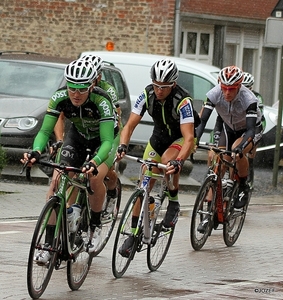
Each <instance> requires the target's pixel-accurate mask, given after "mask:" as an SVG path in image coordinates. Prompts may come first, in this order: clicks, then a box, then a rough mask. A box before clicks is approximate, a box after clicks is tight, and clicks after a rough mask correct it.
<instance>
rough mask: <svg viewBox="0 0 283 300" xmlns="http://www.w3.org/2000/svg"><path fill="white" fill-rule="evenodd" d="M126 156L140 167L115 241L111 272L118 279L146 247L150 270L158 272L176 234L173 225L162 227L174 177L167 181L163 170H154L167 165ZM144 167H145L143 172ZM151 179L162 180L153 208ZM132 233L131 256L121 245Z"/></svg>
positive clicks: (164, 168) (164, 167) (163, 168)
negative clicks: (133, 224) (136, 214)
mask: <svg viewBox="0 0 283 300" xmlns="http://www.w3.org/2000/svg"><path fill="white" fill-rule="evenodd" d="M125 158H127V159H129V160H132V161H135V162H138V163H140V164H141V167H140V172H139V179H138V181H137V187H136V190H135V192H134V193H133V194H132V195H131V196H130V198H129V200H128V202H127V204H126V206H125V208H124V211H123V214H122V216H121V220H120V222H119V225H118V229H117V233H116V237H115V241H114V247H113V253H112V273H113V275H114V277H116V278H120V277H122V276H123V274H124V273H125V272H126V270H127V269H128V267H129V265H130V262H131V261H132V260H133V259H134V256H135V254H136V253H137V252H141V251H144V250H147V266H148V268H149V270H151V271H156V270H157V269H158V268H159V267H160V266H161V264H162V262H163V261H164V259H165V257H166V255H167V252H168V250H169V247H170V244H171V241H172V238H173V234H174V227H173V228H165V227H164V226H163V218H164V216H165V213H166V208H167V204H168V188H167V186H170V185H171V184H172V183H171V179H169V181H168V183H166V181H165V176H164V174H163V172H162V174H158V173H154V172H153V167H157V168H159V169H162V170H166V165H164V164H161V163H156V162H152V161H149V160H142V159H140V158H138V157H134V156H130V155H125ZM143 168H145V170H144V172H143ZM151 179H157V180H158V181H159V182H160V185H159V193H158V196H157V197H156V198H155V201H154V208H153V207H152V206H153V201H152V200H153V197H151V196H150V195H149V183H150V180H151ZM138 202H139V203H138ZM136 203H137V205H139V204H140V206H141V209H140V213H139V218H138V225H137V227H136V229H135V230H134V232H133V230H132V227H131V220H132V211H133V209H134V206H135V204H136ZM151 205H152V206H151ZM129 236H133V238H134V243H133V246H132V249H131V251H130V253H129V255H128V256H127V257H123V256H122V255H121V254H119V248H120V247H121V246H122V244H123V243H124V241H125V240H126V238H128V237H129Z"/></svg>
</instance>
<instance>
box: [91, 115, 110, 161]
mask: <svg viewBox="0 0 283 300" xmlns="http://www.w3.org/2000/svg"><path fill="white" fill-rule="evenodd" d="M99 134H100V140H101V145H100V147H99V149H98V151H97V154H96V155H95V156H94V157H93V159H92V160H93V161H94V162H95V164H96V166H99V165H100V164H102V163H103V162H104V161H105V160H106V159H107V158H108V153H109V152H110V150H111V148H112V144H113V142H114V121H113V120H109V121H101V122H100V125H99Z"/></svg>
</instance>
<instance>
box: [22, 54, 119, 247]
mask: <svg viewBox="0 0 283 300" xmlns="http://www.w3.org/2000/svg"><path fill="white" fill-rule="evenodd" d="M65 78H66V81H67V87H64V88H61V89H59V90H57V91H56V92H55V93H54V94H53V96H52V97H51V100H50V102H49V105H48V108H47V111H46V115H45V117H44V120H43V124H42V127H41V129H40V131H39V132H38V134H37V136H36V137H35V140H34V143H33V151H32V152H31V153H29V154H28V153H24V158H23V159H22V162H23V163H24V162H25V161H27V160H29V158H30V157H31V158H32V160H31V162H32V163H33V162H35V161H36V160H38V159H39V158H40V154H41V152H42V151H43V149H44V148H45V146H46V144H47V141H48V139H49V137H50V135H51V134H52V132H53V130H54V127H55V124H56V122H57V120H58V118H59V115H60V113H61V112H63V114H64V116H65V117H66V118H68V119H69V120H70V121H71V123H72V125H71V128H70V130H69V131H68V132H67V134H66V136H65V137H64V142H63V145H62V148H61V150H60V153H59V158H58V160H60V162H63V163H67V164H70V165H72V166H77V167H81V166H82V165H83V163H84V161H85V157H86V154H87V153H86V149H87V148H89V149H91V150H92V151H93V152H95V150H97V149H98V150H97V151H96V152H95V155H94V156H93V157H92V158H91V160H90V161H89V162H88V163H87V164H85V165H84V167H83V171H85V172H86V173H89V174H96V176H92V177H91V180H90V181H91V188H92V190H93V191H94V194H93V195H89V200H90V206H91V224H90V229H91V230H90V233H89V240H90V245H89V251H90V252H91V251H94V250H95V248H96V245H97V244H99V239H100V236H99V235H100V230H101V229H100V225H101V221H100V216H101V210H102V205H103V202H104V199H105V194H106V190H105V185H104V184H103V180H104V178H105V176H106V173H107V171H108V169H107V168H104V167H103V165H104V164H106V165H107V166H108V168H110V167H111V166H112V165H113V161H114V158H115V154H116V149H117V146H118V145H119V135H118V132H119V126H118V118H117V115H116V113H115V109H114V107H113V103H112V101H111V99H110V98H109V96H108V95H107V93H106V92H105V91H103V90H102V89H101V88H99V87H97V86H96V78H97V70H96V68H95V66H94V65H93V64H92V63H91V62H88V61H85V60H81V59H79V60H75V61H73V62H71V63H70V64H69V65H67V67H66V68H65ZM29 155H30V156H29ZM56 172H57V171H55V172H54V174H53V178H52V180H53V181H54V184H56V176H57V173H56ZM97 172H98V173H97ZM52 194H53V191H52V190H49V195H52ZM50 230H52V229H50ZM51 236H52V235H51Z"/></svg>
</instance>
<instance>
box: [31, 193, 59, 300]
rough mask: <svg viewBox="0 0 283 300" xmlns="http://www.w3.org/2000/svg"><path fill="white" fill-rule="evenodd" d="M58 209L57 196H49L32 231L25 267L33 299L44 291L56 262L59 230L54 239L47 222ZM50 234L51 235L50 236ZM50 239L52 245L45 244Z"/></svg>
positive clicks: (56, 213)
mask: <svg viewBox="0 0 283 300" xmlns="http://www.w3.org/2000/svg"><path fill="white" fill-rule="evenodd" d="M58 211H59V202H58V198H57V197H52V198H50V200H49V201H48V202H46V204H45V206H44V207H43V209H42V212H41V214H40V216H39V218H38V221H37V224H36V227H35V230H34V233H33V237H32V241H31V245H30V251H29V258H28V268H27V286H28V292H29V295H30V297H31V298H33V299H38V298H39V297H40V296H41V295H42V294H43V293H44V291H45V289H46V287H47V285H48V283H49V280H50V277H51V275H52V272H53V270H54V266H55V264H56V259H57V255H58V248H59V244H60V231H61V230H60V229H59V233H58V237H57V238H56V239H54V228H53V230H52V232H51V231H50V226H49V225H48V223H50V219H51V216H52V219H54V215H56V217H55V218H56V219H57V215H58ZM47 228H48V229H47ZM51 234H52V235H53V237H52V236H51V237H50V235H51ZM50 240H53V242H52V245H51V244H49V245H47V241H49V242H50ZM40 256H41V257H43V256H44V257H45V258H46V261H45V260H44V259H43V260H39V259H38V257H40Z"/></svg>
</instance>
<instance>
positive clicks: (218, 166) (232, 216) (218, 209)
mask: <svg viewBox="0 0 283 300" xmlns="http://www.w3.org/2000/svg"><path fill="white" fill-rule="evenodd" d="M199 148H201V149H205V150H209V151H213V152H214V153H215V155H214V157H213V160H212V165H211V166H210V167H209V168H208V172H207V175H206V177H205V178H204V181H203V183H202V185H201V187H200V189H199V192H198V195H197V197H196V200H195V204H194V208H193V213H192V218H191V230H190V235H191V244H192V246H193V248H194V249H195V250H200V249H201V248H202V247H203V245H204V244H205V242H206V240H207V238H208V236H209V235H211V232H212V229H217V227H218V225H219V224H223V238H224V242H225V244H226V245H227V246H228V247H230V246H232V245H233V244H234V243H235V242H236V240H237V239H238V237H239V235H240V233H241V230H242V227H243V224H244V220H245V216H246V211H247V207H248V202H249V201H248V202H247V203H246V204H245V205H244V206H243V207H242V208H235V207H234V203H235V201H237V198H238V197H239V184H240V183H239V176H238V171H237V167H236V155H232V159H231V161H230V160H227V159H225V157H224V156H225V155H231V154H232V151H228V150H225V149H221V148H218V147H215V146H208V145H199ZM224 167H225V168H229V178H231V176H232V180H233V187H232V188H231V190H229V195H228V197H227V198H226V196H225V197H224V195H223V192H224V190H223V187H222V177H223V175H224V171H225V170H224ZM231 172H232V174H231ZM250 196H251V192H249V195H248V197H249V198H250ZM210 197H211V198H210Z"/></svg>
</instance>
